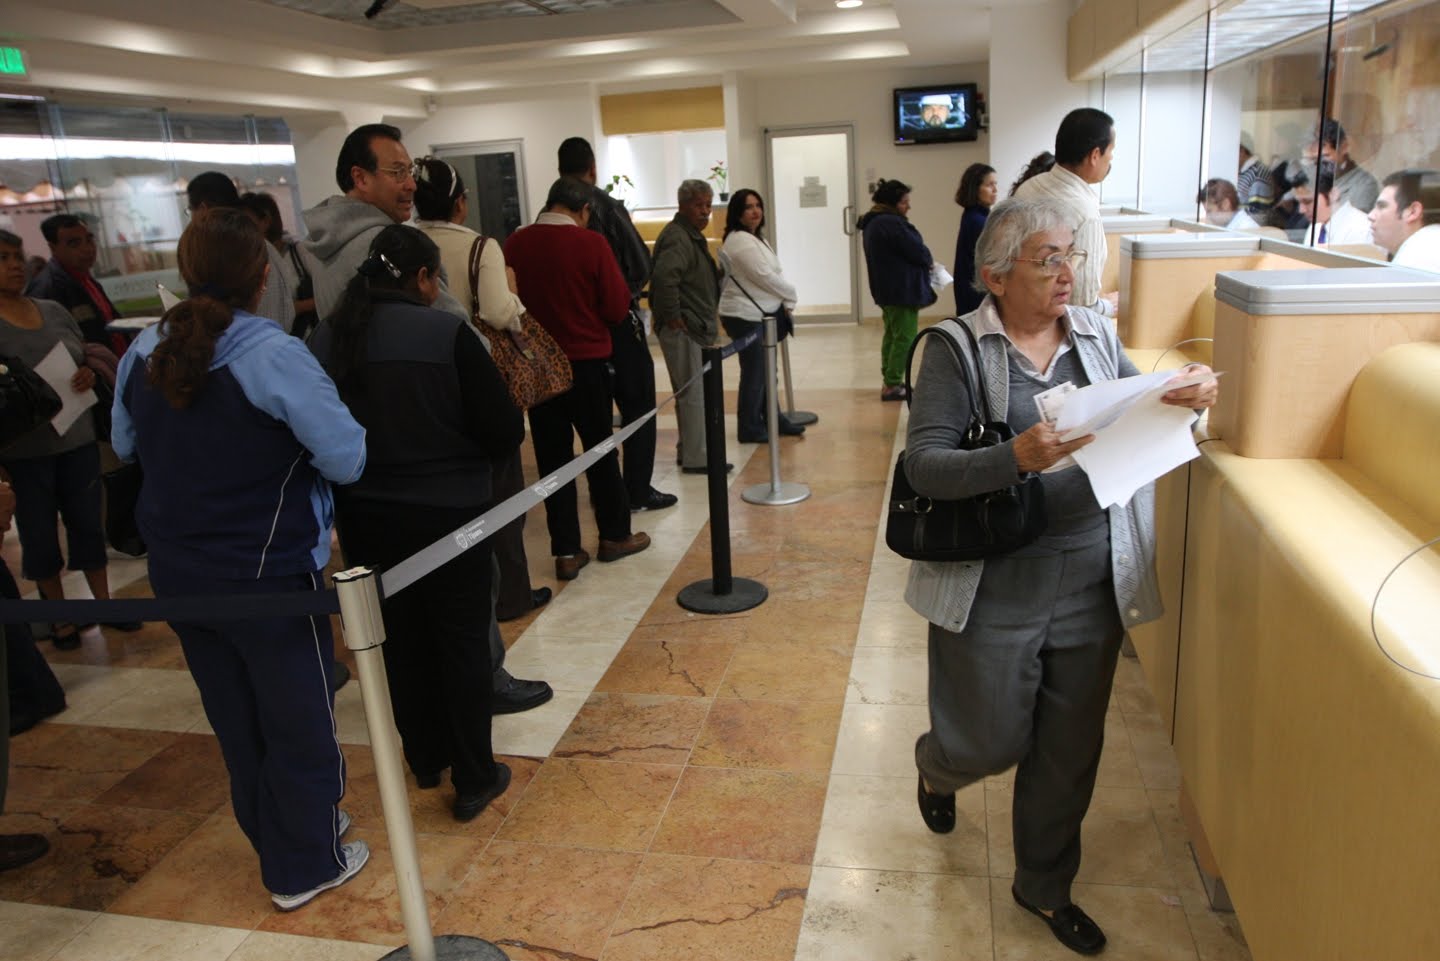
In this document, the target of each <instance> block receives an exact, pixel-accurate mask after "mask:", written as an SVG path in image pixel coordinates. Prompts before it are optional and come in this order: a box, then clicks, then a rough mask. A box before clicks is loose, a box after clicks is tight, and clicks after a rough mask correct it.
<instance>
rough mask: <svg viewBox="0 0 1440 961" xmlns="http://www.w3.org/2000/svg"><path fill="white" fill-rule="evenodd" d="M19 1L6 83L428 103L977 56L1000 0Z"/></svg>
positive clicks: (259, 98) (400, 113) (314, 102)
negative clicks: (14, 63)
mask: <svg viewBox="0 0 1440 961" xmlns="http://www.w3.org/2000/svg"><path fill="white" fill-rule="evenodd" d="M1006 2H1022V3H1023V2H1036V0H1006ZM536 4H539V5H542V6H547V7H550V8H553V9H562V8H563V9H564V10H565V11H566V12H562V13H558V14H547V13H545V12H542V11H540V10H538V9H536V7H535V5H536ZM9 6H10V9H8V10H7V12H6V15H5V17H4V18H3V20H0V39H4V42H5V43H7V44H15V45H18V46H21V47H22V48H23V49H24V50H25V52H26V55H27V60H28V63H29V65H30V71H31V79H30V82H29V84H28V85H24V86H17V85H10V86H8V87H0V89H9V90H11V91H19V92H32V93H44V94H45V95H47V96H55V97H60V98H68V99H71V100H76V99H82V98H96V97H100V98H121V99H126V100H138V101H142V102H147V103H152V104H158V103H169V104H179V103H188V104H192V105H196V106H199V105H204V106H206V107H207V108H211V109H216V108H218V109H235V110H246V109H248V110H254V108H255V107H256V106H257V105H263V106H267V107H271V108H273V109H275V110H277V111H283V112H285V113H287V114H295V113H302V114H303V113H310V112H313V113H333V112H335V111H337V110H344V109H346V105H366V106H367V107H368V108H370V109H372V110H374V109H378V110H379V111H380V112H382V113H384V114H386V115H390V116H395V117H405V116H419V115H423V113H424V110H425V107H426V104H427V101H428V100H430V99H431V98H433V99H434V100H435V101H437V102H438V103H440V104H442V105H443V104H447V103H463V102H467V101H473V100H478V99H496V98H505V97H513V96H515V93H516V91H517V90H520V91H534V90H536V89H538V88H542V87H545V86H549V85H556V84H575V83H593V84H595V85H597V86H598V87H599V88H600V89H601V90H602V91H604V90H607V89H619V88H624V89H635V88H636V87H637V86H639V87H645V86H652V87H656V88H659V87H665V86H676V85H685V84H693V83H700V82H717V81H718V80H719V79H721V78H722V77H724V76H726V75H727V74H737V73H738V74H752V73H753V74H775V73H785V72H805V73H813V72H817V71H825V70H838V69H844V68H845V67H846V66H847V65H853V64H857V63H864V64H898V65H904V66H925V65H931V64H954V63H974V62H983V61H985V60H986V59H988V50H989V14H988V12H987V11H988V6H989V4H988V3H981V2H969V0H866V3H865V5H864V6H863V7H860V8H858V9H855V10H837V9H836V8H835V6H834V3H833V0H534V3H532V2H531V0H397V2H396V3H395V4H394V5H393V6H392V7H390V8H389V9H387V10H385V11H383V12H382V13H381V14H380V15H379V16H378V17H377V18H375V20H373V21H366V20H364V19H363V17H356V16H355V11H363V10H364V8H365V7H367V6H369V0H193V2H191V3H190V4H189V5H188V7H187V10H186V14H185V15H184V16H178V17H177V16H176V5H175V4H174V3H173V2H172V0H125V2H123V3H120V2H116V0H48V2H46V3H43V4H41V3H35V2H29V3H25V4H15V5H9ZM297 6H302V7H305V8H307V9H308V10H313V11H321V12H320V13H317V12H306V11H303V10H297V9H292V8H293V7H297ZM322 13H324V14H329V15H322ZM337 15H338V16H339V17H341V18H342V19H336V16H337ZM390 17H404V18H408V22H407V25H403V26H397V25H396V24H397V22H398V21H397V20H392V21H391V24H390V25H389V26H386V25H385V21H386V19H387V18H390ZM437 18H438V19H437ZM457 18H458V19H457ZM348 21H354V22H348Z"/></svg>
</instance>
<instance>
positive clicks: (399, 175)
mask: <svg viewBox="0 0 1440 961" xmlns="http://www.w3.org/2000/svg"><path fill="white" fill-rule="evenodd" d="M375 172H376V173H377V174H384V175H385V176H387V177H389V178H390V179H391V180H393V181H395V182H396V183H397V184H403V183H404V182H405V181H407V180H409V179H411V178H412V177H414V176H415V164H413V163H408V164H391V165H390V166H388V167H376V168H375Z"/></svg>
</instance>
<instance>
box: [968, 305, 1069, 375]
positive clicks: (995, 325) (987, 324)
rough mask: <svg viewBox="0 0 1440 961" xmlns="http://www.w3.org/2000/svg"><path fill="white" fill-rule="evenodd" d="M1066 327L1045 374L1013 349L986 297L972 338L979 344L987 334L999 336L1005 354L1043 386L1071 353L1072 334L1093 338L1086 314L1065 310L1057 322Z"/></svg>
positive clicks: (1021, 352)
mask: <svg viewBox="0 0 1440 961" xmlns="http://www.w3.org/2000/svg"><path fill="white" fill-rule="evenodd" d="M1060 322H1061V324H1063V325H1064V327H1065V338H1064V339H1063V340H1061V341H1060V346H1059V347H1057V348H1056V349H1055V356H1053V357H1051V358H1050V364H1049V366H1047V367H1046V368H1045V370H1044V371H1040V370H1038V369H1036V367H1035V364H1034V363H1033V362H1032V361H1031V360H1030V358H1029V357H1026V356H1025V352H1024V351H1022V350H1021V349H1020V348H1019V347H1016V346H1015V341H1013V340H1011V339H1010V335H1009V334H1008V333H1006V331H1005V322H1004V321H1003V320H1001V319H1000V311H998V310H996V309H995V298H994V297H991V296H989V295H986V297H985V299H984V300H983V301H981V302H980V307H979V309H978V310H977V311H976V316H975V338H976V339H977V340H978V339H980V338H981V337H984V336H986V335H989V334H999V335H1000V336H1001V337H1004V338H1005V344H1006V350H1007V352H1008V353H1009V355H1010V356H1011V357H1012V358H1014V359H1015V362H1016V363H1017V364H1018V365H1019V367H1020V369H1021V370H1023V371H1025V373H1026V374H1028V375H1029V376H1031V377H1033V378H1034V379H1035V380H1037V381H1039V382H1040V383H1042V384H1045V383H1049V382H1050V378H1051V377H1054V376H1055V365H1056V364H1058V363H1059V362H1060V358H1061V357H1064V356H1065V355H1066V354H1067V353H1069V352H1070V351H1071V350H1072V349H1074V346H1075V344H1074V341H1073V337H1074V335H1075V334H1081V335H1086V336H1092V337H1093V336H1095V335H1096V334H1097V331H1096V330H1095V327H1094V326H1093V325H1092V324H1091V323H1090V318H1089V316H1088V315H1087V314H1086V312H1085V311H1076V310H1071V309H1070V308H1069V307H1066V308H1065V316H1064V317H1062V318H1061V320H1060Z"/></svg>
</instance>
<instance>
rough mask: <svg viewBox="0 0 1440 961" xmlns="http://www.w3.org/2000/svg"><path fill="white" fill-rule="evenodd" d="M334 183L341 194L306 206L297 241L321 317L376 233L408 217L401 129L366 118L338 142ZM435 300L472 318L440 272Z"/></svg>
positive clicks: (411, 193) (410, 190) (407, 169)
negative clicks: (302, 235) (304, 231)
mask: <svg viewBox="0 0 1440 961" xmlns="http://www.w3.org/2000/svg"><path fill="white" fill-rule="evenodd" d="M335 183H336V185H337V186H338V187H339V188H340V191H341V192H340V193H339V194H336V195H335V196H333V197H327V198H326V199H325V200H323V201H321V202H320V203H318V204H316V205H315V206H314V207H311V208H310V209H309V210H307V211H305V227H306V229H307V230H308V231H309V236H308V237H307V238H306V239H305V240H303V241H301V242H300V259H301V262H302V263H303V264H304V265H305V270H306V271H307V272H308V273H309V274H310V277H311V280H312V282H313V284H314V286H315V310H316V313H318V314H319V317H320V319H321V320H325V319H326V318H327V317H329V316H330V315H331V314H332V313H334V311H335V308H336V307H338V306H339V305H340V299H341V298H342V297H343V296H344V295H345V286H346V285H347V284H349V283H350V279H351V278H352V277H354V276H355V269H356V268H357V267H359V266H360V264H361V263H362V262H363V261H364V260H365V258H366V256H367V255H368V254H369V252H370V241H371V240H373V239H374V238H375V235H376V234H378V233H379V232H380V231H381V230H383V229H384V228H386V227H388V226H390V225H391V224H403V223H408V222H409V220H410V216H411V214H412V212H413V208H414V201H415V174H414V164H413V162H412V161H411V160H410V154H409V152H408V151H406V149H405V146H404V144H402V143H401V142H400V129H399V128H398V127H392V126H390V125H389V124H385V123H368V124H365V125H364V126H360V127H356V128H355V129H354V130H352V131H351V132H350V135H349V136H347V137H346V138H345V142H344V143H343V144H342V145H341V146H340V156H339V159H337V160H336V162H335ZM435 306H436V307H438V308H439V309H440V310H444V311H448V312H450V313H452V314H454V315H456V316H457V317H463V318H464V319H465V320H467V321H468V320H469V319H470V315H469V312H468V311H466V310H465V308H464V307H462V306H460V302H459V301H457V300H456V299H455V298H454V297H452V296H451V295H450V292H449V291H448V290H446V289H445V284H444V279H443V276H442V280H441V286H440V297H439V299H438V300H436V301H435Z"/></svg>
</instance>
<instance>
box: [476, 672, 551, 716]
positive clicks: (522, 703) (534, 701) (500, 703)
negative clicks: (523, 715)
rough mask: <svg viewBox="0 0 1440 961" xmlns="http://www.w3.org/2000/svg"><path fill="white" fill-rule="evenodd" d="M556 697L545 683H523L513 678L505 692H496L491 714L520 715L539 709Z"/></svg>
mask: <svg viewBox="0 0 1440 961" xmlns="http://www.w3.org/2000/svg"><path fill="white" fill-rule="evenodd" d="M554 696H555V692H554V691H553V690H551V689H550V685H549V684H546V683H545V682H544V681H522V680H521V679H520V678H518V677H512V678H511V679H510V683H509V684H507V685H506V686H505V687H504V689H503V690H499V691H496V692H495V694H494V697H493V699H492V700H491V708H490V713H491V714H519V713H520V712H521V711H529V710H531V709H533V708H537V707H539V706H540V705H541V704H544V703H545V702H546V701H548V700H550V699H551V698H552V697H554Z"/></svg>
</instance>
